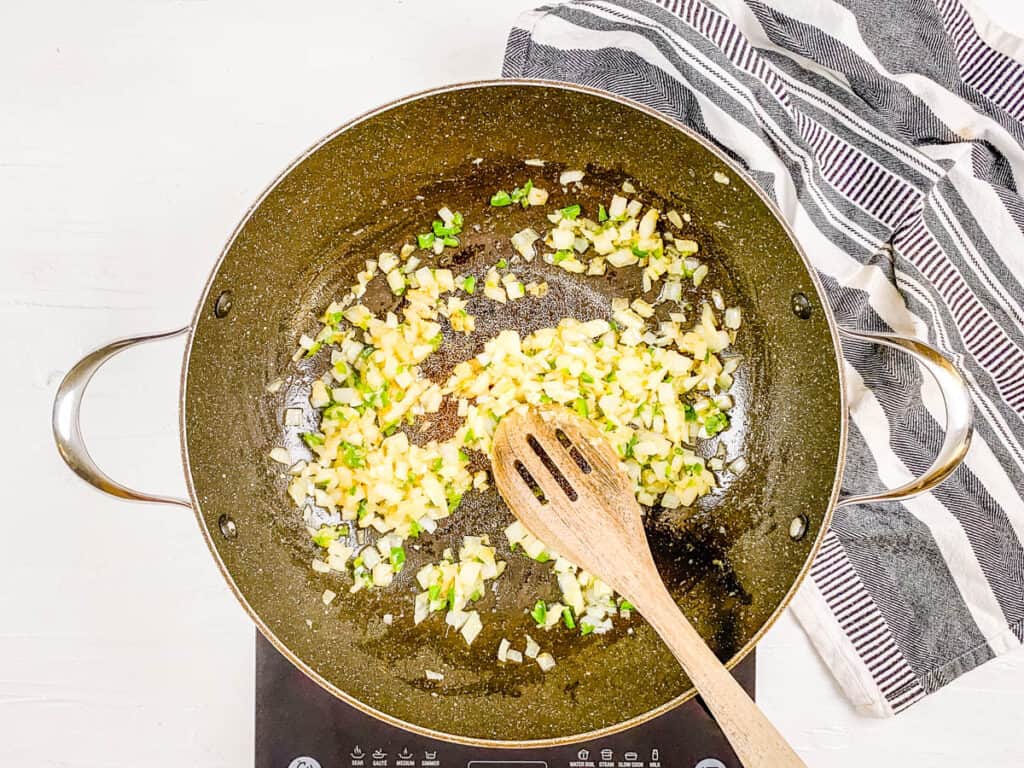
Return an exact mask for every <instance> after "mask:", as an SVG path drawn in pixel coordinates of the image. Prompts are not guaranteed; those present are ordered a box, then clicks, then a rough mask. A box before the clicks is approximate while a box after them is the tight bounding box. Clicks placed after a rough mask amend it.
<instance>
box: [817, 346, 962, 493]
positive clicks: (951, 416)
mask: <svg viewBox="0 0 1024 768" xmlns="http://www.w3.org/2000/svg"><path fill="white" fill-rule="evenodd" d="M839 333H840V334H841V335H842V336H845V337H846V338H848V339H852V340H854V341H862V342H866V343H868V344H881V345H883V346H886V347H891V348H893V349H896V350H899V351H901V352H904V353H906V354H908V355H910V357H912V358H913V359H914V360H916V361H917V362H918V363H920V365H921V367H922V368H924V369H925V370H926V371H928V372H929V373H930V374H931V375H932V376H933V377H934V379H935V381H936V383H937V384H938V385H939V391H940V392H941V393H942V402H943V404H944V405H945V408H946V437H945V439H944V440H943V441H942V447H940V448H939V453H938V455H937V456H936V457H935V460H934V461H932V463H931V466H930V467H928V469H926V470H925V471H924V473H923V474H922V475H921V476H920V477H917V478H914V479H913V480H911V481H910V482H909V483H906V484H904V485H901V486H899V487H898V488H890V489H888V490H885V491H880V492H879V493H865V494H861V495H858V496H847V497H846V498H843V499H840V500H839V501H838V502H836V508H837V509H838V508H839V507H843V506H846V505H847V504H863V503H865V502H869V501H901V500H903V499H909V498H911V497H913V496H917V495H918V494H921V493H924V492H925V491H929V490H931V489H932V488H934V487H935V486H937V485H938V484H939V483H941V482H942V481H943V480H945V479H946V478H947V477H949V476H950V475H951V474H953V472H954V470H956V468H957V467H959V466H960V464H961V463H962V462H963V460H964V457H965V456H966V455H967V449H968V448H969V447H970V445H971V436H972V435H973V434H974V407H973V405H972V404H971V393H970V390H968V389H967V383H966V382H965V381H964V377H963V376H961V375H960V371H958V370H957V369H956V366H954V365H953V363H951V362H950V361H949V360H948V359H947V358H946V357H945V356H944V355H943V354H942V353H941V352H939V351H938V350H937V349H935V348H934V347H930V346H928V345H927V344H925V343H924V342H923V341H921V340H920V339H915V338H913V337H911V336H900V335H898V334H895V333H871V332H869V331H854V330H851V329H849V328H840V329H839Z"/></svg>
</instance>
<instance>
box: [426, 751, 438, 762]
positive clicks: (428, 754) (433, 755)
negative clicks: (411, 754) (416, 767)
mask: <svg viewBox="0 0 1024 768" xmlns="http://www.w3.org/2000/svg"><path fill="white" fill-rule="evenodd" d="M423 759H424V760H437V750H436V749H435V750H434V751H433V752H431V751H430V750H427V749H425V750H423Z"/></svg>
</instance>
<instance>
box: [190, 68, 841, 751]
mask: <svg viewBox="0 0 1024 768" xmlns="http://www.w3.org/2000/svg"><path fill="white" fill-rule="evenodd" d="M505 86H527V87H540V88H551V89H558V90H564V91H572V92H577V93H582V94H587V95H590V96H594V97H597V98H602V99H606V100H609V101H613V102H617V103H619V104H622V105H624V106H627V107H630V108H633V109H636V110H638V111H640V112H642V113H644V114H646V115H648V116H650V117H653V118H655V119H657V120H660V121H661V122H663V123H665V124H666V125H669V126H670V127H672V128H674V129H676V130H678V131H680V132H682V133H683V134H684V135H685V136H687V137H688V138H689V139H691V140H693V141H695V142H697V143H698V144H700V145H701V146H702V147H704V148H705V149H706V150H708V151H709V152H711V153H712V154H713V155H714V156H715V157H716V158H717V159H718V160H719V161H720V162H722V163H723V164H725V165H726V166H728V168H729V170H730V171H731V172H732V173H734V174H735V175H736V176H737V177H738V178H739V179H741V180H742V181H743V182H744V183H745V184H746V185H747V186H748V187H750V188H751V189H752V190H753V192H754V193H755V194H756V195H757V197H758V198H759V199H760V201H761V203H762V204H763V205H765V206H766V207H767V208H768V210H769V212H770V213H771V214H772V216H773V217H774V219H775V220H776V221H777V222H778V223H779V225H780V226H781V227H782V228H783V231H784V232H785V234H786V236H787V237H788V238H789V240H790V242H791V243H792V244H793V246H794V248H795V249H796V251H797V253H798V254H799V256H800V259H801V261H802V262H803V265H804V268H805V269H806V270H807V272H808V275H809V276H810V280H811V284H812V285H813V286H814V290H815V292H816V294H817V299H818V302H817V303H818V307H819V308H820V310H821V311H822V312H823V313H824V315H825V319H826V322H827V324H828V329H829V335H830V337H831V339H832V351H833V358H834V360H835V363H836V370H837V373H838V382H839V406H840V410H839V422H840V423H839V445H838V448H839V453H838V456H837V460H836V469H835V478H834V481H833V484H832V490H831V493H830V494H829V501H828V506H827V508H826V510H825V514H824V517H823V519H822V524H821V527H820V528H819V530H818V533H817V536H816V537H815V540H814V542H813V544H812V545H811V550H810V552H809V553H808V556H807V559H806V560H805V562H804V564H803V566H802V567H801V569H800V571H799V573H798V574H797V576H796V578H795V580H794V581H793V584H792V585H791V586H790V588H789V590H788V591H787V592H786V594H785V595H784V596H783V598H782V600H781V601H780V602H779V604H778V605H777V606H776V608H775V610H774V611H772V613H771V615H770V616H769V617H768V619H767V620H766V621H765V622H764V623H763V624H762V625H761V627H760V629H758V631H757V632H755V633H754V635H753V636H752V637H751V638H750V639H749V640H748V641H747V642H746V643H745V644H744V645H743V647H742V648H740V649H739V650H738V651H737V652H736V653H735V654H733V656H732V657H731V658H730V659H729V660H728V661H727V662H725V666H726V668H727V669H732V668H733V667H735V666H736V665H737V664H739V663H740V662H741V661H742V660H743V659H745V658H746V657H747V656H748V655H749V654H750V652H751V651H753V649H754V648H755V647H756V646H757V644H758V643H759V642H760V641H761V639H762V638H763V637H764V635H765V634H766V633H767V632H768V630H769V629H771V627H773V626H774V625H775V623H776V622H777V621H778V619H779V617H780V616H781V615H782V613H783V612H784V611H785V610H786V609H787V608H788V607H789V604H790V603H791V602H792V600H793V598H794V596H795V595H796V592H797V590H798V589H799V588H800V587H801V585H802V584H803V582H804V579H806V577H807V575H808V574H809V573H810V569H811V566H812V565H813V563H814V560H815V558H816V557H817V554H818V551H819V550H820V548H821V546H822V543H823V541H824V538H825V534H826V533H827V531H828V529H829V526H830V525H831V522H832V516H833V512H834V510H835V506H836V502H837V501H838V498H839V493H840V490H841V487H842V480H843V475H844V472H845V468H846V459H847V456H846V447H847V437H848V429H849V426H848V420H849V403H848V395H847V388H846V385H847V381H846V374H845V370H844V368H843V365H842V362H841V361H842V346H841V343H840V339H839V329H838V324H837V322H836V319H835V316H834V315H833V313H832V309H831V307H830V306H829V304H828V301H827V299H826V298H825V292H824V288H823V286H822V283H821V280H820V278H819V276H818V273H817V270H815V268H814V267H813V266H812V265H811V263H810V260H809V259H808V258H807V254H806V252H805V251H804V248H803V246H802V245H801V244H800V241H799V240H798V239H797V237H796V234H795V233H794V231H793V229H792V227H791V226H790V225H789V223H788V222H787V221H786V220H785V218H784V217H783V215H782V211H781V210H780V209H779V207H778V206H777V205H776V204H775V203H774V201H772V200H771V198H769V197H768V196H767V194H766V193H765V192H764V191H763V190H762V189H761V188H760V187H759V186H758V185H757V184H756V182H755V181H754V179H753V177H752V176H751V175H750V174H748V173H747V172H746V171H745V170H744V169H743V168H742V167H741V166H740V165H739V164H738V163H736V162H735V161H733V160H732V159H731V158H730V157H728V156H727V155H726V154H725V153H724V152H722V151H721V150H720V149H718V148H717V147H716V146H715V145H714V144H712V143H711V142H710V141H709V140H708V139H706V138H704V137H703V136H701V135H700V134H698V133H696V132H695V131H694V130H693V129H691V128H689V127H688V126H686V125H685V124H683V123H681V122H679V121H678V120H675V119H674V118H672V117H669V116H667V115H664V114H662V113H661V112H658V111H657V110H655V109H653V108H652V107H649V106H647V105H645V104H641V103H640V102H637V101H634V100H633V99H630V98H628V97H625V96H620V95H618V94H615V93H610V92H608V91H603V90H600V89H598V88H591V87H588V86H582V85H576V84H573V83H564V82H559V81H556V80H545V79H532V78H500V79H483V80H469V81H465V82H460V83H452V84H449V85H442V86H437V87H434V88H429V89H425V90H421V91H417V92H415V93H412V94H409V95H407V96H403V97H399V98H397V99H393V100H392V101H390V102H387V103H385V104H383V105H380V106H378V107H375V108H373V109H371V110H368V111H366V112H363V113H362V114H360V115H357V116H356V117H354V118H352V119H350V120H348V121H346V122H345V123H343V124H341V125H340V126H338V127H337V128H335V129H333V130H332V131H330V132H329V133H327V134H325V135H324V136H322V137H321V138H320V139H319V140H317V141H316V142H315V143H313V144H312V145H310V146H309V147H308V148H307V149H305V150H304V151H303V152H302V153H300V154H299V155H298V156H297V157H296V158H295V159H294V160H292V162H291V163H289V164H288V165H287V166H286V167H285V168H284V169H283V170H282V171H281V172H280V173H278V174H277V176H275V177H274V179H273V180H272V181H271V182H270V183H269V184H268V185H267V186H266V187H265V188H264V189H263V191H262V192H261V193H260V195H259V196H258V197H257V198H256V199H255V200H254V201H253V203H252V204H251V205H250V206H249V207H248V208H247V209H246V211H245V213H244V214H243V216H242V218H241V219H240V220H239V222H238V224H237V225H236V226H235V228H234V230H233V231H232V232H231V234H230V235H229V237H228V238H227V240H226V242H225V244H224V246H223V248H222V249H221V251H220V254H219V255H218V257H217V260H216V262H215V263H214V265H213V267H212V268H211V270H210V273H209V276H208V277H207V280H206V283H205V285H204V286H203V289H202V293H201V294H200V297H199V300H198V302H197V303H196V307H195V310H194V312H193V315H192V320H191V322H190V325H189V330H188V336H187V338H186V342H185V350H184V353H183V356H182V366H181V377H180V390H179V398H178V423H179V436H180V441H181V459H182V466H183V469H184V470H185V483H186V486H187V488H188V494H189V500H190V502H191V504H192V511H193V514H194V515H195V518H196V522H197V523H198V525H199V529H200V531H201V532H202V535H203V540H204V541H205V543H206V546H207V548H208V549H209V551H210V554H211V556H212V557H213V559H214V562H215V563H216V564H217V568H218V570H219V571H220V573H221V575H222V576H223V577H224V580H225V581H226V582H227V585H228V588H229V589H230V590H231V592H232V594H233V595H234V596H235V599H236V600H237V601H238V602H239V604H240V605H241V606H242V608H243V610H245V612H246V614H247V615H248V616H249V619H250V620H251V621H252V622H253V624H255V625H256V628H257V630H259V632H260V633H261V634H262V635H263V636H264V637H265V638H266V639H267V640H268V641H269V642H270V643H271V644H272V645H273V646H274V648H275V649H276V650H277V651H278V652H279V653H280V654H281V655H283V656H284V657H285V658H286V659H288V661H289V662H290V663H291V664H293V665H294V666H295V667H297V668H298V669H299V670H300V671H301V672H302V673H303V674H304V675H305V676H306V677H308V678H309V679H310V680H312V681H313V682H314V683H316V684H317V685H319V686H320V687H321V688H323V689H324V690H325V691H327V692H328V693H330V694H331V695H332V696H335V697H336V698H338V699H340V700H342V701H344V702H345V703H346V704H348V705H350V706H353V707H355V708H356V709H357V710H359V711H360V712H363V713H364V714H367V715H370V716H371V717H374V718H377V719H378V720H381V721H383V722H385V723H387V724H389V725H393V726H395V727H398V728H401V729H403V730H406V731H410V732H412V733H415V734H418V735H421V736H426V737H428V738H432V739H437V740H440V741H445V742H453V743H457V744H463V745H468V746H477V747H486V748H490V749H537V748H546V747H563V746H569V745H572V744H578V743H580V742H583V741H590V740H594V739H598V738H603V737H606V736H610V735H612V734H616V733H621V732H623V731H626V730H628V729H630V728H633V727H636V726H638V725H641V724H643V723H646V722H648V721H650V720H653V719H655V718H657V717H660V716H661V715H664V714H666V713H667V712H670V711H672V710H674V709H676V708H677V707H679V706H680V705H682V704H684V703H686V702H687V701H689V700H690V699H692V698H693V697H694V696H696V695H697V690H696V688H694V687H692V686H691V687H690V688H689V689H688V690H686V691H684V692H683V693H681V694H680V695H679V696H676V697H675V698H673V699H670V700H669V701H666V702H664V703H663V704H661V705H659V706H657V707H655V708H653V709H650V710H648V711H646V712H643V713H641V714H639V715H635V716H634V717H631V718H629V719H628V720H623V721H621V722H618V723H613V724H611V725H608V726H605V727H603V728H598V729H595V730H591V731H586V732H584V733H577V734H572V735H569V736H557V737H549V738H541V739H514V740H513V739H489V738H481V737H474V736H466V735H462V734H452V733H446V732H444V731H438V730H435V729H432V728H427V727H425V726H422V725H417V724H415V723H409V722H406V721H404V720H401V719H399V718H397V717H394V716H392V715H390V714H389V713H387V712H383V711H381V710H378V709H376V708H374V707H372V706H370V705H368V704H366V703H365V702H362V701H360V700H359V699H357V698H356V697H354V696H352V695H351V694H349V693H347V692H346V691H343V690H342V689H341V688H339V687H338V686H336V685H335V684H333V683H332V682H331V681H329V680H327V679H326V678H324V677H323V676H322V675H320V674H319V673H318V672H317V671H316V670H314V669H313V668H312V667H310V666H309V665H308V664H307V663H306V662H305V661H304V660H302V659H300V658H299V657H298V656H297V655H296V654H294V653H293V652H292V651H291V649H290V648H288V646H287V645H286V644H285V643H284V642H283V641H282V640H280V639H279V638H278V637H277V636H276V635H275V634H274V632H273V630H271V628H270V627H269V626H267V624H266V623H265V622H264V621H263V619H262V618H261V617H260V615H259V614H258V613H257V611H256V610H255V609H254V608H253V607H252V605H250V604H249V602H248V600H246V598H245V596H244V595H243V594H242V592H241V591H240V590H239V588H238V585H237V584H236V583H235V580H234V578H233V576H232V575H231V572H230V571H229V569H228V568H227V566H226V565H225V564H224V561H223V560H222V559H221V557H220V553H219V552H218V550H217V547H216V546H215V544H214V541H213V532H212V531H211V530H210V528H209V527H208V526H207V525H206V521H205V520H204V519H203V515H202V511H201V505H200V502H199V498H198V495H197V492H196V489H195V485H194V483H193V480H192V467H191V462H190V459H189V451H188V425H187V422H186V418H185V415H186V393H187V391H188V371H189V363H190V360H191V356H192V346H193V342H194V340H195V332H196V328H197V327H198V324H199V320H200V318H201V317H202V314H203V311H204V308H205V307H206V306H207V302H208V301H209V299H210V295H211V290H212V288H213V284H214V282H215V280H216V277H217V275H218V274H219V273H220V268H221V266H222V264H223V262H224V260H225V259H226V258H227V255H228V253H229V252H230V251H231V248H232V247H233V246H234V244H235V241H236V240H237V239H238V236H239V235H240V234H241V232H242V230H243V229H244V228H245V225H246V224H247V223H248V222H249V220H250V218H252V216H253V215H254V214H255V212H256V211H257V210H258V209H259V208H260V206H261V205H262V204H263V202H264V201H265V200H266V198H267V197H268V196H269V195H270V194H271V193H272V192H273V191H274V190H275V189H276V188H277V186H278V185H279V184H280V183H281V182H282V181H284V179H285V178H287V177H288V176H289V175H290V174H291V172H292V171H293V170H295V168H297V167H298V166H299V165H300V164H301V163H302V162H304V161H305V160H306V159H307V158H309V157H310V156H312V155H313V154H314V153H316V152H317V151H318V150H319V149H320V148H321V147H323V146H324V145H325V144H327V143H328V142H330V141H332V140H333V139H335V138H336V137H338V136H340V135H341V134H343V133H345V132H346V131H348V130H350V129H352V128H354V127H356V126H357V125H360V124H361V123H363V122H366V121H367V120H370V119H372V118H374V117H376V116H378V115H381V114H383V113H385V112H388V111H390V110H392V109H395V108H397V107H400V106H403V105H405V104H409V103H412V102H415V101H419V100H421V99H425V98H429V97H433V96H437V95H440V94H444V93H451V92H455V91H461V90H471V89H476V88H492V87H505Z"/></svg>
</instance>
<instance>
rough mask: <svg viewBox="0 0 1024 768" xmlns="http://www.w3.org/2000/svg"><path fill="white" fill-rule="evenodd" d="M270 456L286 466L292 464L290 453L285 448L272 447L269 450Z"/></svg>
mask: <svg viewBox="0 0 1024 768" xmlns="http://www.w3.org/2000/svg"><path fill="white" fill-rule="evenodd" d="M270 458H272V459H273V460H274V461H276V462H277V463H278V464H284V465H285V466H286V467H290V466H291V465H292V455H291V453H289V452H288V449H287V448H274V449H273V450H272V451H271V452H270Z"/></svg>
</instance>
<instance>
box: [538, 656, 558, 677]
mask: <svg viewBox="0 0 1024 768" xmlns="http://www.w3.org/2000/svg"><path fill="white" fill-rule="evenodd" d="M537 666H538V667H540V668H541V671H542V672H548V671H549V670H552V669H554V668H555V657H554V656H552V655H551V654H550V653H548V652H547V651H545V652H544V653H542V654H540V655H539V656H537Z"/></svg>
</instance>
